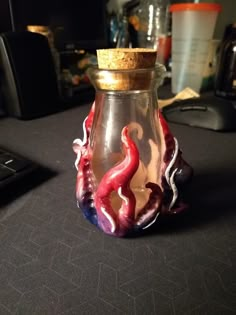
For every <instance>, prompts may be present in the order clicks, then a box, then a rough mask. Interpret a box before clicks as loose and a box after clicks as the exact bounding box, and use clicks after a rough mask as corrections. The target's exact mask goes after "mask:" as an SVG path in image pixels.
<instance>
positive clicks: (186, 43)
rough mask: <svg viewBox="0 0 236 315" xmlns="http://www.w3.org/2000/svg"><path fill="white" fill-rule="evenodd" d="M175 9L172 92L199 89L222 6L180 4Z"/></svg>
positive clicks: (173, 21)
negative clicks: (188, 88) (187, 88)
mask: <svg viewBox="0 0 236 315" xmlns="http://www.w3.org/2000/svg"><path fill="white" fill-rule="evenodd" d="M170 11H171V12H172V93H174V94H176V93H178V92H180V91H182V90H183V89H184V88H186V87H190V88H192V89H193V90H194V91H196V92H199V91H200V88H201V83H202V75H203V71H204V65H205V62H206V59H207V55H208V49H209V43H210V40H211V39H212V37H213V33H214V29H215V24H216V20H217V16H218V13H219V12H220V11H221V6H220V5H219V4H215V3H179V4H173V5H172V6H170Z"/></svg>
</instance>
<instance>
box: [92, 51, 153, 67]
mask: <svg viewBox="0 0 236 315" xmlns="http://www.w3.org/2000/svg"><path fill="white" fill-rule="evenodd" d="M156 57H157V51H156V50H155V49H147V48H112V49H98V50H97V59H98V68H99V69H109V70H126V69H145V68H152V67H154V66H155V63H156Z"/></svg>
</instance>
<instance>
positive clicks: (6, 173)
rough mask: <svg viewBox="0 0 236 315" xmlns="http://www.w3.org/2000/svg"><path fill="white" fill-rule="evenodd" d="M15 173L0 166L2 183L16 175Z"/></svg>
mask: <svg viewBox="0 0 236 315" xmlns="http://www.w3.org/2000/svg"><path fill="white" fill-rule="evenodd" d="M14 174H15V172H14V171H12V170H10V169H8V168H7V167H4V166H1V165H0V181H3V180H4V179H6V178H8V177H10V176H12V175H14Z"/></svg>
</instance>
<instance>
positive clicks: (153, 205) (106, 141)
mask: <svg viewBox="0 0 236 315" xmlns="http://www.w3.org/2000/svg"><path fill="white" fill-rule="evenodd" d="M88 75H89V78H90V81H91V82H92V84H93V86H94V87H95V89H96V97H95V102H94V104H93V106H92V109H91V111H90V113H89V115H88V117H87V118H86V119H85V121H84V127H83V129H84V139H83V140H80V139H76V140H75V141H74V144H73V148H74V151H75V153H76V154H77V159H76V162H75V166H76V168H77V170H78V175H77V186H76V197H77V200H78V205H79V207H80V208H81V209H82V211H83V213H84V215H85V217H87V218H88V219H89V220H90V221H91V222H92V223H94V224H96V225H97V226H98V227H99V228H101V229H102V230H103V231H104V232H105V233H107V234H111V235H114V236H124V235H127V234H130V233H132V232H134V231H140V230H144V229H146V228H147V227H149V226H151V225H152V224H154V223H155V221H156V219H157V217H158V216H159V214H160V213H172V212H174V213H176V212H178V211H181V210H183V209H184V208H185V205H183V204H182V201H181V205H180V203H179V201H180V198H179V197H180V194H179V192H178V188H177V182H179V183H181V185H182V183H183V182H185V181H186V180H187V179H188V178H189V177H191V168H190V167H189V166H188V165H187V164H186V163H185V162H184V161H183V160H182V158H181V152H180V150H179V148H178V142H177V140H176V139H175V138H174V137H173V136H172V135H171V133H170V130H169V129H168V126H167V124H166V122H165V120H164V119H163V117H162V115H161V113H160V112H159V111H158V110H157V87H158V86H159V85H160V83H161V82H162V80H163V76H164V67H163V66H162V65H160V64H157V65H156V66H155V68H148V69H137V70H100V69H97V68H90V69H89V72H88ZM176 180H177V182H176Z"/></svg>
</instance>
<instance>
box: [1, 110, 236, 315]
mask: <svg viewBox="0 0 236 315" xmlns="http://www.w3.org/2000/svg"><path fill="white" fill-rule="evenodd" d="M89 108H90V106H88V105H81V106H79V107H76V108H72V109H69V110H67V111H65V112H61V113H57V114H54V115H51V116H47V117H43V118H39V119H35V120H31V121H20V120H17V119H14V118H2V119H1V120H0V146H4V147H7V148H9V149H10V150H12V151H15V152H17V153H20V154H23V155H25V156H26V157H28V158H31V159H33V160H34V161H36V162H38V163H40V165H41V166H43V167H45V168H47V169H48V170H50V171H51V176H48V178H47V179H45V180H44V181H42V182H41V183H40V184H38V185H35V186H34V187H32V188H31V189H29V190H27V191H24V194H19V192H18V193H14V192H13V193H12V195H11V198H10V199H9V198H8V200H5V199H4V196H1V201H0V202H1V204H0V206H1V211H0V248H1V250H0V279H1V281H0V314H4V315H7V314H23V315H27V314H29V315H33V314H39V315H41V314H43V315H45V314H48V315H54V314H55V315H58V314H66V315H72V314H74V315H75V314H76V315H77V314H80V315H81V314H101V315H106V314H121V315H124V314H128V315H131V314H136V315H137V314H140V315H144V314H147V315H151V314H158V315H159V314H160V315H165V314H168V315H169V314H173V315H178V314H180V315H183V314H189V315H190V314H191V315H192V314H194V315H196V314H200V315H202V314H207V315H208V314H213V315H217V314H223V315H225V314H235V312H236V298H235V296H236V266H235V264H236V245H235V239H236V235H235V234H236V233H235V231H236V229H235V226H236V206H235V198H236V180H235V178H236V166H235V161H236V133H217V132H213V131H207V130H203V129H198V128H191V127H187V126H181V125H174V124H171V125H170V127H171V129H172V131H173V133H174V135H175V136H176V137H177V138H178V140H179V143H180V146H181V148H182V150H183V155H184V158H185V159H186V160H187V161H188V162H189V163H190V164H191V165H192V166H193V168H194V171H195V176H194V179H193V182H192V185H191V187H190V190H189V199H190V202H191V208H190V210H189V211H188V212H187V213H185V214H183V215H180V216H178V217H175V218H173V219H171V220H169V221H168V222H162V224H160V223H157V225H156V227H155V229H152V230H151V231H150V232H149V233H148V234H147V235H145V236H142V237H140V238H133V239H132V238H131V239H115V238H112V237H109V236H106V235H104V234H103V233H102V232H101V231H99V230H98V229H97V228H96V227H94V226H93V225H91V224H90V223H88V222H87V221H86V220H85V219H84V218H83V216H82V214H81V212H80V210H79V209H77V206H76V202H75V196H74V189H75V178H76V171H75V168H74V160H75V155H74V153H73V151H72V149H71V147H72V141H73V139H74V138H77V137H81V136H82V127H81V125H82V121H83V119H84V117H85V116H86V114H87V113H88V111H89Z"/></svg>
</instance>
